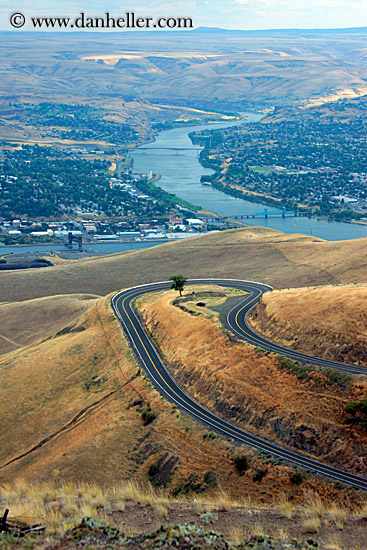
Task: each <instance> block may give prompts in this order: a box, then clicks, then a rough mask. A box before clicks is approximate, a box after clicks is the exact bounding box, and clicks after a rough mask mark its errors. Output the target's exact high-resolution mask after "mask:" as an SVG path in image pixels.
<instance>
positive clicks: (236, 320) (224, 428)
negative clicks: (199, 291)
mask: <svg viewBox="0 0 367 550" xmlns="http://www.w3.org/2000/svg"><path fill="white" fill-rule="evenodd" d="M190 283H192V284H218V285H220V286H227V287H232V288H238V289H240V290H245V291H247V292H249V295H248V296H246V297H245V298H244V300H243V302H241V303H240V304H239V305H237V306H236V307H235V308H233V310H232V311H231V312H230V313H229V314H228V318H227V320H228V324H229V326H230V327H231V328H232V330H233V331H234V332H235V333H236V334H237V335H238V336H240V337H242V338H245V339H249V341H251V342H252V343H255V344H256V345H261V346H262V347H265V346H266V349H270V347H269V346H273V344H271V342H268V341H266V340H264V344H262V340H263V339H261V338H260V337H259V336H257V335H256V334H255V333H253V332H252V331H250V330H249V328H248V327H247V325H246V322H245V319H244V318H245V315H246V313H247V312H248V311H249V310H250V309H251V308H252V307H253V306H254V305H255V304H256V303H257V302H258V300H259V299H260V296H261V295H262V294H263V293H264V292H267V291H269V290H271V287H269V286H267V285H263V284H260V283H256V282H251V281H238V280H230V279H196V280H189V281H188V284H190ZM170 286H171V283H170V282H160V283H153V284H148V285H142V286H137V287H133V288H129V289H126V290H123V291H121V292H119V293H118V294H116V295H115V296H114V297H113V298H112V306H113V309H114V311H115V313H116V315H117V317H118V319H119V320H120V322H121V325H122V327H123V329H124V331H125V332H126V334H127V336H128V338H129V340H130V343H131V345H132V346H133V348H134V349H135V351H136V353H137V355H138V356H139V358H140V361H141V363H142V364H143V366H144V368H145V370H146V372H147V373H148V375H149V378H150V379H151V380H152V382H153V383H154V385H155V387H156V388H157V389H158V390H159V391H160V393H161V394H162V395H164V396H165V397H167V398H168V399H169V400H170V401H172V402H174V403H176V404H177V405H178V406H179V407H180V408H181V409H183V410H185V411H187V412H188V413H189V414H190V415H192V416H193V417H195V418H196V419H198V420H199V421H200V422H203V423H205V424H206V425H208V426H209V427H210V428H212V429H214V430H216V431H218V432H220V433H222V434H224V435H226V436H227V437H231V438H233V439H236V440H237V441H240V442H242V443H246V444H248V445H251V446H252V447H255V448H256V449H260V450H263V451H266V452H269V453H271V454H272V455H275V456H277V457H280V458H283V459H285V460H288V461H290V462H292V463H294V464H298V465H300V466H303V467H304V468H306V469H307V470H311V471H314V472H318V473H319V474H324V475H326V476H328V477H331V478H333V479H335V480H338V481H340V482H343V483H347V484H348V485H353V486H355V487H359V488H360V489H367V479H365V478H362V477H360V476H357V475H354V474H351V473H348V472H343V471H342V470H338V469H336V468H333V467H331V466H328V465H326V464H322V463H321V462H318V461H316V460H312V459H311V458H308V457H307V456H305V455H303V454H301V453H296V452H292V451H289V450H286V449H284V448H282V447H279V446H278V445H276V444H274V443H271V442H269V441H266V440H264V439H261V438H260V437H256V436H254V435H252V434H250V433H248V432H246V431H244V430H242V429H241V428H238V427H237V426H234V425H232V424H230V423H229V422H227V421H225V420H222V419H221V418H219V417H218V416H216V415H215V414H214V413H212V412H211V411H208V410H207V409H205V408H204V407H203V406H201V405H200V404H199V403H197V402H196V401H194V400H193V399H191V397H189V396H188V395H187V394H186V393H185V392H184V391H183V390H182V389H181V388H180V387H179V386H178V385H177V384H176V382H175V381H174V380H173V379H172V377H171V376H170V375H169V373H168V372H167V370H166V368H165V366H164V365H163V363H162V360H161V358H160V356H159V354H158V352H157V351H156V349H155V347H154V345H153V343H152V342H151V340H150V338H149V337H148V336H147V334H146V333H145V331H144V329H143V327H142V325H141V323H140V321H139V319H138V316H137V314H136V313H135V311H134V308H133V304H132V303H133V301H134V299H135V298H137V297H138V296H141V295H143V294H147V293H150V292H157V291H159V290H167V289H169V288H170ZM253 339H256V341H253ZM258 339H260V340H258ZM275 348H276V349H275ZM283 349H285V348H281V347H280V346H276V345H275V344H274V348H272V351H277V352H278V353H283V351H280V350H283ZM297 355H298V354H297V353H296V352H292V357H294V359H297ZM299 355H300V356H302V354H299ZM302 357H303V356H302ZM307 357H308V356H307ZM310 359H312V362H317V363H318V364H319V361H320V360H319V359H314V358H310ZM301 360H304V359H303V358H302V359H301ZM329 363H331V364H332V366H333V367H334V368H335V366H337V367H338V368H339V367H343V370H344V366H343V365H339V364H338V363H333V362H330V361H329V362H328V365H327V366H330V365H329ZM351 368H353V367H351ZM359 372H361V369H360V370H359Z"/></svg>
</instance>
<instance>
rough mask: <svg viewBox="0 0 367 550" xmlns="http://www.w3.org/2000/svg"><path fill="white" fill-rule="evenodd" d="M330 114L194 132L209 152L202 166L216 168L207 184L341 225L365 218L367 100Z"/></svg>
mask: <svg viewBox="0 0 367 550" xmlns="http://www.w3.org/2000/svg"><path fill="white" fill-rule="evenodd" d="M350 109H352V110H353V115H352V116H351V115H350V112H349V111H350ZM329 110H330V111H331V113H329V112H328V111H325V112H324V114H323V116H320V112H319V111H320V110H312V109H311V110H308V111H301V112H298V114H294V115H290V116H288V118H287V120H280V121H276V122H267V123H262V124H246V125H243V126H240V127H231V128H227V129H224V130H212V131H205V132H202V133H198V134H192V135H191V137H192V140H193V142H194V143H195V144H200V145H203V146H204V147H205V149H204V150H203V151H202V153H201V162H202V164H203V165H204V166H207V167H210V168H212V169H214V170H215V174H213V175H211V176H207V175H206V176H203V178H202V179H203V181H210V182H211V183H212V184H213V185H214V186H215V187H217V188H219V189H221V190H223V191H225V192H229V193H230V194H232V195H236V196H243V195H242V190H243V191H245V192H246V197H247V194H248V193H249V194H250V198H251V194H252V196H253V198H254V199H255V200H258V199H259V196H258V195H259V194H260V195H263V196H266V198H265V201H266V202H267V203H268V204H270V205H274V206H278V207H279V206H285V207H287V208H288V209H297V210H298V209H305V207H307V209H308V211H309V213H313V214H316V215H319V216H325V217H328V218H330V219H335V220H338V221H341V220H343V221H349V220H358V219H360V218H362V217H365V216H367V191H366V184H367V175H366V174H367V150H366V142H367V96H365V97H363V98H361V99H358V100H349V101H347V100H339V101H338V102H337V103H336V104H333V105H332V106H331V107H329ZM357 115H358V116H357ZM224 159H230V160H229V161H226V162H225V164H223V162H224ZM224 168H225V169H224ZM350 199H352V200H353V201H355V202H351V203H349V200H350Z"/></svg>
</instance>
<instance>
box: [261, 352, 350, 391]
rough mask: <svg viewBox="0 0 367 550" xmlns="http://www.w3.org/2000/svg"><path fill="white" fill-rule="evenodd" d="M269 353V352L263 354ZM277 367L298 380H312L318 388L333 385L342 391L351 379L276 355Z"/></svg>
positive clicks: (338, 373)
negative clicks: (304, 365)
mask: <svg viewBox="0 0 367 550" xmlns="http://www.w3.org/2000/svg"><path fill="white" fill-rule="evenodd" d="M265 353H270V352H265ZM278 361H279V366H280V368H281V369H284V370H287V371H288V372H290V373H292V374H294V375H295V376H297V378H298V379H299V380H311V379H312V380H314V381H315V382H316V384H317V385H319V386H324V387H326V386H331V385H333V384H335V385H337V386H339V388H341V389H342V390H345V389H347V388H348V386H349V385H350V383H351V380H352V379H351V377H350V376H349V375H348V374H345V373H344V372H340V371H338V370H335V369H322V370H321V371H319V370H317V369H316V368H315V367H311V366H309V367H308V366H307V367H303V366H301V365H300V364H299V363H298V361H293V360H292V359H289V358H288V357H283V356H282V355H278Z"/></svg>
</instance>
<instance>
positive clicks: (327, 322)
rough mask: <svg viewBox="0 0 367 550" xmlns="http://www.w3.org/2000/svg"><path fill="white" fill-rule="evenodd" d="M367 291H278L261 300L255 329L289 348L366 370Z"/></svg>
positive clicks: (349, 288)
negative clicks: (359, 366) (358, 366)
mask: <svg viewBox="0 0 367 550" xmlns="http://www.w3.org/2000/svg"><path fill="white" fill-rule="evenodd" d="M366 300H367V286H363V285H342V286H330V285H329V286H325V287H320V288H312V287H311V288H294V289H288V290H281V291H273V292H269V293H267V294H265V295H264V296H263V297H262V302H261V304H260V305H259V306H258V307H257V308H256V309H255V310H253V312H252V315H251V317H250V324H251V325H252V326H253V328H254V329H255V330H257V331H258V332H260V333H262V334H265V335H266V336H268V337H269V338H271V339H274V340H276V341H278V342H280V343H282V344H283V345H286V346H287V347H291V348H293V349H297V350H300V351H301V350H302V351H305V352H306V353H310V354H311V355H316V356H318V357H323V358H326V359H334V360H337V361H342V362H346V363H354V364H359V365H361V366H367V352H366V349H367V309H366V306H365V304H366Z"/></svg>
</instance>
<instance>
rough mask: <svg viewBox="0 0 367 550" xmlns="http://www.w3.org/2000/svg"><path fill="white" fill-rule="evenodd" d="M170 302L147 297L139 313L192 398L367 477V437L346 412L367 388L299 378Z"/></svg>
mask: <svg viewBox="0 0 367 550" xmlns="http://www.w3.org/2000/svg"><path fill="white" fill-rule="evenodd" d="M188 288H189V287H188ZM174 297H175V293H174V292H173V291H171V292H163V293H159V294H156V295H152V296H149V297H148V298H146V299H145V300H144V301H143V302H142V304H141V306H140V307H141V311H142V314H143V318H144V320H145V322H146V325H147V327H148V330H149V331H150V332H151V333H152V334H153V337H154V339H155V341H156V342H158V344H159V345H160V346H161V350H162V352H163V355H164V358H165V362H166V364H167V365H168V366H169V369H170V370H171V372H172V373H173V375H174V377H175V378H176V380H178V382H179V383H180V385H181V386H182V387H184V388H186V390H187V391H188V393H189V394H190V395H191V396H192V397H194V398H195V399H197V400H198V401H200V403H202V404H204V405H205V406H207V407H208V408H209V409H212V410H215V411H216V412H217V413H218V414H219V415H222V416H223V417H224V418H225V419H226V420H231V421H234V422H237V423H238V424H239V425H240V426H242V427H244V428H245V429H249V430H250V431H251V432H252V433H255V434H257V435H262V436H263V437H265V438H268V439H270V440H275V441H278V442H280V443H281V444H282V445H286V446H289V447H290V448H293V450H294V449H300V450H302V451H303V452H304V453H306V454H310V455H311V456H314V457H315V456H316V457H318V458H320V459H321V460H323V461H325V462H327V463H329V464H333V465H334V466H336V467H342V468H343V469H346V470H348V471H354V472H360V473H361V475H362V476H363V475H364V476H366V474H367V461H366V452H367V434H366V433H365V432H364V431H363V429H362V428H361V427H357V426H351V425H349V424H348V423H347V422H346V415H345V413H344V405H345V404H346V403H347V402H349V401H357V400H359V399H362V398H367V382H365V381H362V380H359V379H358V378H355V379H354V381H353V380H352V377H345V376H344V375H341V376H340V377H339V378H338V377H336V378H334V375H333V376H331V377H330V375H329V374H328V373H327V372H326V373H324V371H322V370H320V371H319V372H318V371H314V370H310V371H305V372H304V371H302V370H301V369H300V370H299V371H298V370H297V369H296V368H294V367H293V364H292V362H291V361H289V362H288V361H287V360H279V358H278V357H277V356H276V355H275V354H267V353H265V352H263V351H261V350H258V349H257V348H254V347H253V346H250V345H244V344H243V343H234V342H232V341H231V339H229V338H228V336H226V335H225V334H223V333H222V332H221V330H220V328H219V327H217V326H216V325H215V324H213V323H212V322H211V321H210V320H209V319H207V318H205V317H204V316H203V315H199V316H197V314H196V316H193V315H190V313H189V312H187V311H182V310H181V309H179V308H177V307H175V306H173V305H171V302H172V300H173V299H174ZM185 305H186V304H185ZM187 307H188V308H189V309H190V306H187ZM330 322H332V320H330Z"/></svg>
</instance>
